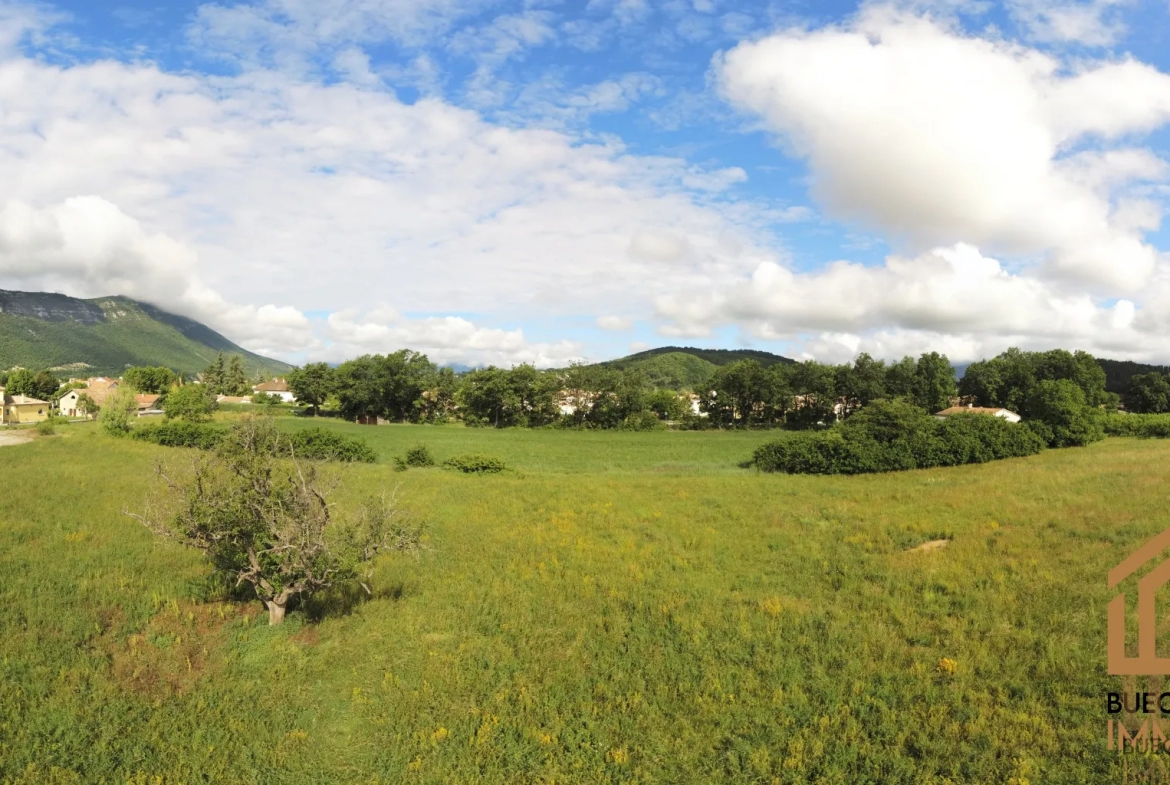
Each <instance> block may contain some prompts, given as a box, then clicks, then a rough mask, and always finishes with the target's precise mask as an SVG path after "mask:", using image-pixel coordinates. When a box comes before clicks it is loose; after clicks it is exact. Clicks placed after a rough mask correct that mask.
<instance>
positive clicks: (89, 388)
mask: <svg viewBox="0 0 1170 785" xmlns="http://www.w3.org/2000/svg"><path fill="white" fill-rule="evenodd" d="M69 381H70V382H76V381H79V380H77V379H70V380H69ZM84 381H85V385H86V386H85V388H84V389H76V390H70V391H69V392H67V393H65V394H64V395H62V396H61V397H60V399H58V401H57V410H58V412H59V413H60V414H61V416H62V417H74V418H76V417H89V418H90V419H92V418H93V417H94V416H95V415H96V414H97V413H96V412H86V411H85V410H84V409H83V408H82V407H81V405H80V400H81V396H82V395H87V396H89V399H90V400H91V401H93V402H94V405H95V406H98V407H99V408H100V407H101V406H102V404H104V403H105V402H106V399H107V398H109V397H110V396H111V395H113V394H114V393H115V392H117V390H118V380H117V379H111V378H109V377H108V376H94V377H91V378H89V379H85V380H84Z"/></svg>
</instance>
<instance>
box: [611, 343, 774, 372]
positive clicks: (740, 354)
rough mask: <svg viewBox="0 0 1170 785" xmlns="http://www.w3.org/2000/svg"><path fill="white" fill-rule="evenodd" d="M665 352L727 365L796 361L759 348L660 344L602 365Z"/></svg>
mask: <svg viewBox="0 0 1170 785" xmlns="http://www.w3.org/2000/svg"><path fill="white" fill-rule="evenodd" d="M667 354H689V355H691V356H692V357H698V358H699V359H701V360H706V361H707V362H709V363H711V364H712V365H727V364H728V363H733V362H737V361H738V360H755V361H756V362H758V363H759V364H760V365H763V366H769V365H776V364H777V363H795V362H796V360H791V359H789V358H787V357H781V356H780V355H778V354H772V353H771V352H764V351H760V350H759V349H696V348H695V347H693V346H660V347H659V348H657V349H647V350H646V351H644V352H638V353H637V354H631V355H629V356H628V357H622V358H620V359H617V360H610V361H608V362H605V363H602V365H608V366H611V367H613V368H624V367H626V364H629V363H635V362H640V361H642V360H648V359H651V358H654V357H660V356H662V355H667Z"/></svg>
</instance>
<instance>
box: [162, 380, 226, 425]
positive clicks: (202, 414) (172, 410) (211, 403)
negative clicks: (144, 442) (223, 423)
mask: <svg viewBox="0 0 1170 785" xmlns="http://www.w3.org/2000/svg"><path fill="white" fill-rule="evenodd" d="M162 407H163V412H165V413H166V417H167V419H168V420H174V419H179V420H187V421H189V422H203V421H205V420H208V419H210V418H211V413H212V412H214V411H215V410H216V409H217V408H218V407H219V404H217V403H216V402H215V395H214V394H213V393H212V391H211V388H210V387H209V386H208V385H205V384H188V385H184V386H183V387H176V388H175V389H174V390H171V391H170V392H168V393H167V395H166V399H165V400H164V401H163V403H162Z"/></svg>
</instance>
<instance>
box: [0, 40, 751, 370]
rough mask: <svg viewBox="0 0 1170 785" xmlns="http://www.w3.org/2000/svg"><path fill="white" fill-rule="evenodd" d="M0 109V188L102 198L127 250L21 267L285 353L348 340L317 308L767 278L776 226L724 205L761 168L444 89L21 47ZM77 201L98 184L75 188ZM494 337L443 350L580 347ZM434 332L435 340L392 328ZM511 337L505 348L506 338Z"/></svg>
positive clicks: (480, 335)
mask: <svg viewBox="0 0 1170 785" xmlns="http://www.w3.org/2000/svg"><path fill="white" fill-rule="evenodd" d="M322 24H324V22H322ZM355 67H356V66H355ZM0 106H3V107H4V111H3V112H2V113H0V167H2V168H3V171H4V172H5V178H4V183H3V185H2V186H0V200H15V201H19V202H22V203H23V204H25V205H31V206H32V207H29V208H28V209H32V210H35V211H41V212H43V213H45V214H49V213H53V212H54V211H60V210H63V209H65V208H63V207H62V205H74V207H73V208H69V210H66V212H70V214H71V215H73V214H76V213H78V212H79V211H78V210H77V209H74V208H76V206H77V205H78V204H81V205H86V206H87V207H88V209H91V211H96V213H95V214H97V213H100V214H101V215H102V216H104V217H101V218H98V219H95V220H96V223H97V224H98V225H99V226H101V227H102V229H103V231H107V232H108V233H109V234H110V236H111V237H114V236H116V237H117V238H118V242H120V243H122V244H121V245H120V246H118V247H119V248H120V249H121V250H119V252H118V254H111V253H107V254H106V255H105V256H104V257H101V258H102V259H105V261H103V262H101V264H98V262H97V261H95V259H96V257H95V254H97V251H91V249H85V250H84V252H82V250H80V249H81V246H78V249H75V250H77V253H74V254H73V255H72V256H71V257H70V259H69V261H68V262H66V261H62V258H54V259H50V258H49V257H48V256H46V255H44V254H40V255H35V254H26V255H25V256H23V257H21V260H19V261H17V260H16V259H17V258H16V256H12V255H10V256H8V257H7V258H6V259H5V260H0V279H3V280H8V281H14V280H15V281H17V282H20V281H24V282H26V283H25V284H22V285H31V284H29V283H28V282H34V283H35V282H36V281H42V282H45V283H44V285H46V286H49V285H52V286H58V287H61V288H67V289H68V290H69V291H71V293H76V294H90V295H94V294H111V293H118V292H120V293H125V294H128V295H133V296H137V297H140V298H142V299H147V300H154V301H157V302H159V304H161V305H164V306H166V307H171V308H174V309H176V310H179V311H181V312H185V313H188V314H189V315H192V316H194V317H196V318H200V319H202V320H204V321H206V322H207V323H209V324H210V325H211V326H213V327H216V328H217V329H220V330H222V331H223V332H225V334H227V335H229V337H232V338H234V339H236V340H238V341H240V342H241V343H244V344H245V345H246V346H248V348H253V349H262V350H267V351H272V352H274V353H278V354H280V355H282V356H294V355H295V352H296V351H297V350H308V351H310V353H313V352H326V351H327V350H326V348H325V344H327V343H328V342H329V341H330V340H332V339H331V337H330V335H329V334H328V332H329V331H328V330H325V332H324V333H322V332H321V331H320V330H318V331H317V332H312V331H311V330H308V329H307V328H306V327H305V324H304V323H303V322H302V321H300V320H303V318H304V317H302V316H301V315H300V314H301V312H307V311H312V312H319V311H342V310H347V309H358V310H359V311H368V310H370V309H372V308H375V307H377V306H378V305H380V304H382V303H386V304H389V305H390V306H392V307H394V308H397V309H399V310H401V311H408V312H420V311H421V312H429V313H440V314H441V313H453V312H455V313H467V312H478V313H485V314H489V315H497V316H504V317H505V318H511V319H513V320H515V322H520V321H523V319H525V318H526V317H528V316H532V315H538V316H547V315H573V314H578V315H585V316H588V317H590V318H592V317H593V316H594V315H596V314H597V313H601V312H603V311H610V310H614V311H619V312H625V311H630V312H638V311H641V312H645V311H646V310H647V303H648V300H649V297H650V296H651V295H652V294H653V292H654V291H655V288H656V287H657V286H659V285H660V283H661V282H662V281H672V282H673V281H678V282H680V283H695V282H701V281H706V280H711V279H713V278H714V277H718V276H720V275H724V274H726V272H727V271H732V272H737V273H743V272H746V271H748V270H750V269H751V261H750V259H749V257H748V254H747V252H746V251H745V250H744V249H751V248H752V247H753V239H752V235H753V233H754V232H755V231H756V229H757V228H759V227H760V226H762V225H763V224H764V223H765V222H766V221H767V220H768V218H769V214H768V213H767V212H766V211H763V210H754V209H753V208H752V207H751V206H750V205H728V204H724V203H723V202H722V198H721V196H720V194H721V193H722V192H723V191H724V190H725V189H726V188H728V187H729V186H731V185H733V184H734V183H736V182H738V181H740V180H742V179H743V177H744V173H743V172H742V171H741V170H738V169H734V168H732V169H726V170H718V169H716V170H710V169H704V168H698V167H695V166H693V165H691V164H689V163H687V162H686V161H684V160H681V159H674V158H664V157H653V156H635V155H631V154H629V153H628V152H626V150H625V149H624V148H623V146H622V145H621V143H620V142H619V141H617V140H610V139H607V140H604V141H592V142H584V141H582V139H580V138H578V137H575V136H573V135H570V134H566V133H560V132H554V131H548V130H525V129H514V128H507V127H502V126H499V125H495V124H492V123H489V122H487V121H485V120H484V119H483V118H482V117H481V116H480V115H478V114H477V113H475V112H473V111H468V110H465V109H460V108H457V107H454V106H452V105H450V104H448V103H446V102H443V101H440V100H438V99H427V100H422V101H419V102H418V103H415V104H413V105H408V104H405V103H402V102H400V101H398V100H397V99H396V97H395V96H394V95H393V94H392V93H388V92H384V91H381V90H376V89H363V88H361V87H359V86H357V85H354V84H351V83H345V82H342V83H334V84H322V83H320V82H316V81H312V80H307V79H305V78H303V77H302V76H300V75H296V74H289V73H285V72H281V71H275V70H264V69H259V70H248V71H245V72H243V73H242V74H240V75H238V76H232V77H222V76H220V77H213V76H201V75H195V74H182V75H180V74H172V73H166V72H164V71H162V70H160V69H159V68H157V67H156V66H154V65H151V64H123V63H117V62H112V61H98V62H94V63H89V64H77V65H73V66H58V65H50V64H46V63H44V62H40V61H38V60H35V59H32V58H29V57H24V56H20V55H18V54H15V53H12V52H9V53H8V55H7V56H3V57H0ZM78 195H92V196H93V197H94V198H93V199H89V200H82V201H81V202H74V201H71V200H74V199H75V197H77V196H78ZM82 212H84V211H82ZM78 220H80V219H78ZM72 225H73V224H70V226H72ZM126 226H133V231H130V230H128V229H126V228H125V227H126ZM69 231H72V230H69ZM646 236H659V237H673V238H676V241H677V242H679V243H681V244H683V245H684V246H685V247H686V248H687V249H688V253H687V254H686V256H685V258H682V259H676V260H668V259H663V258H658V257H655V256H653V255H650V256H645V255H639V254H637V253H632V252H631V248H632V247H634V246H637V242H636V240H637V238H638V237H646ZM128 238H129V239H128ZM144 238H145V239H144ZM151 238H153V239H151ZM110 242H111V243H112V242H113V241H112V240H111V241H110ZM164 246H165V248H164ZM127 249H129V250H127ZM132 259H139V260H145V261H142V262H141V264H139V262H134V263H130V262H128V261H126V260H132ZM111 260H113V261H111ZM175 260H178V261H175ZM28 264H34V265H36V266H39V270H40V272H39V273H35V272H30V271H28V270H26V269H24V268H22V267H20V265H28ZM103 265H104V266H103ZM38 276H39V277H38ZM240 303H257V304H260V305H258V306H256V307H249V308H245V309H243V310H241V308H243V306H238V305H237V304H240ZM265 306H267V310H264V307H265ZM282 308H288V310H287V311H284V310H280V309H282ZM263 314H268V315H269V322H273V321H275V322H278V323H279V325H278V324H274V323H266V322H264V321H263V320H261V318H260V317H261V315H263ZM278 317H279V318H278ZM497 321H498V320H497ZM294 322H295V324H294ZM412 322H413V320H406V323H412ZM433 326H434V325H433V324H432V325H431V327H433ZM412 329H414V328H412ZM419 329H421V328H419ZM475 330H476V331H473V332H466V331H463V332H460V331H459V330H455V331H448V334H450V335H455V336H459V335H463V336H465V338H466V347H465V349H466V351H464V353H463V354H462V355H460V356H455V355H456V353H455V350H454V349H453V348H452V347H450V346H447V345H446V344H444V343H442V342H439V343H437V344H436V347H437V348H440V349H443V350H444V351H445V352H446V353H447V355H449V356H450V358H451V359H452V360H453V361H461V362H471V363H477V362H484V361H500V362H504V360H505V358H506V357H511V358H512V361H515V362H519V361H526V360H533V361H543V360H542V358H547V359H548V361H549V362H554V361H556V362H559V361H560V358H562V357H569V356H577V354H578V351H577V349H574V348H572V347H569V348H566V347H565V346H561V345H557V346H554V347H552V348H548V347H545V348H542V347H541V346H540V345H533V346H529V345H528V343H527V342H525V343H524V344H523V345H520V344H518V343H517V336H518V335H521V334H520V333H518V332H517V331H516V330H515V329H509V330H504V331H498V332H492V331H490V330H488V331H486V332H485V331H482V330H481V328H479V327H476V328H475ZM416 335H418V336H422V337H425V335H424V334H423V333H420V332H413V333H412V332H409V331H406V332H404V331H402V330H397V331H394V330H391V331H389V332H386V333H384V334H383V338H384V339H385V340H387V341H391V340H397V339H401V340H408V339H410V338H412V337H413V336H416ZM298 336H300V337H298ZM305 336H310V337H305ZM493 336H494V339H496V340H498V343H499V346H498V347H497V348H498V352H502V354H499V353H496V354H493V352H496V351H497V350H496V349H492V348H491V347H489V346H488V345H487V344H486V343H484V342H485V341H490V340H492V339H493ZM420 339H421V338H420ZM338 340H340V339H338ZM319 344H320V345H319ZM353 346H354V348H355V350H356V349H362V350H366V349H367V348H368V349H369V350H374V349H375V347H373V346H372V345H369V346H367V344H361V345H359V344H356V343H355V344H353ZM395 348H400V347H396V346H393V345H389V344H379V345H378V346H377V347H376V350H378V351H389V350H393V349H395ZM330 356H332V355H330Z"/></svg>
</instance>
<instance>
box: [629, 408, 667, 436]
mask: <svg viewBox="0 0 1170 785" xmlns="http://www.w3.org/2000/svg"><path fill="white" fill-rule="evenodd" d="M620 428H621V430H623V431H661V430H665V429H666V423H665V422H663V421H662V420H660V419H658V415H657V414H655V413H654V412H653V411H650V410H646V411H642V412H635V413H633V414H631V415H630V416H629V417H627V418H626V419H625V420H623V421H622V424H621V426H620Z"/></svg>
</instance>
